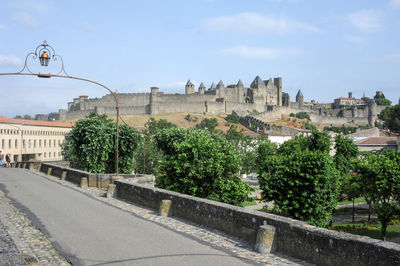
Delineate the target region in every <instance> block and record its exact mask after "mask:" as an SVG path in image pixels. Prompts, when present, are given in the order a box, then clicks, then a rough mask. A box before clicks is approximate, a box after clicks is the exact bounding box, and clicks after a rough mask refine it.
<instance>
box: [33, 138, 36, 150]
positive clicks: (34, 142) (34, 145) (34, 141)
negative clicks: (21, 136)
mask: <svg viewBox="0 0 400 266" xmlns="http://www.w3.org/2000/svg"><path fill="white" fill-rule="evenodd" d="M33 147H34V148H36V139H35V140H33Z"/></svg>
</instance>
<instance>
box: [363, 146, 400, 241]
mask: <svg viewBox="0 0 400 266" xmlns="http://www.w3.org/2000/svg"><path fill="white" fill-rule="evenodd" d="M357 173H358V176H359V178H360V179H359V184H361V186H364V187H365V189H364V190H365V191H367V192H368V193H367V194H368V196H370V197H371V199H372V202H373V205H374V206H375V211H376V214H377V216H378V219H379V221H380V223H381V225H382V238H383V240H385V239H386V229H387V226H388V224H389V222H390V221H391V220H393V219H396V218H398V217H400V152H398V151H397V152H396V151H390V152H386V153H383V154H370V155H368V156H366V158H365V159H364V160H361V161H360V162H359V164H358V165H357Z"/></svg>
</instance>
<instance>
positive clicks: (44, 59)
mask: <svg viewBox="0 0 400 266" xmlns="http://www.w3.org/2000/svg"><path fill="white" fill-rule="evenodd" d="M39 59H40V65H41V66H48V65H49V61H50V57H49V55H48V54H47V52H46V51H44V52H43V53H42V55H41V56H40V57H39Z"/></svg>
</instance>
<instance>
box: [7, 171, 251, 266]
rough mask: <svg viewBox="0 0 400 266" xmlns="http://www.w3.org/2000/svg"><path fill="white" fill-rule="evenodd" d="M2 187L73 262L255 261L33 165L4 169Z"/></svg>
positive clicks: (77, 263)
mask: <svg viewBox="0 0 400 266" xmlns="http://www.w3.org/2000/svg"><path fill="white" fill-rule="evenodd" d="M0 189H1V190H3V191H4V192H5V193H6V195H7V197H8V198H10V199H12V200H13V201H14V202H15V203H16V205H17V206H18V207H19V208H21V209H22V210H23V211H24V212H25V213H27V214H28V216H29V218H30V219H31V221H32V222H33V224H34V225H35V226H36V227H38V228H40V230H42V231H43V232H44V233H45V234H47V236H48V237H49V238H50V240H51V241H52V243H53V245H54V246H55V247H56V248H57V249H58V250H59V251H60V253H61V254H62V255H63V256H64V257H66V258H67V259H69V260H70V261H71V262H72V263H73V264H74V265H246V264H250V262H248V261H245V260H243V259H240V258H238V257H235V256H234V254H233V253H230V252H229V251H227V250H222V249H216V248H215V247H212V246H210V245H208V244H207V243H204V242H199V241H197V240H195V239H192V238H190V237H188V236H185V235H183V234H180V233H177V232H174V231H171V230H169V229H167V228H164V227H162V226H160V225H158V224H156V223H153V222H150V221H146V220H144V219H141V218H140V217H137V216H135V215H132V214H129V213H127V212H124V211H121V210H120V209H118V208H116V207H113V206H110V205H107V204H106V203H103V202H100V201H98V200H96V199H94V198H91V197H89V196H87V195H85V194H83V193H81V192H78V191H75V190H73V189H71V188H68V187H64V186H62V185H60V184H57V183H55V182H53V181H51V180H48V179H46V178H43V177H41V176H40V175H37V174H35V173H32V172H29V171H28V170H24V169H13V168H8V169H4V168H2V169H0Z"/></svg>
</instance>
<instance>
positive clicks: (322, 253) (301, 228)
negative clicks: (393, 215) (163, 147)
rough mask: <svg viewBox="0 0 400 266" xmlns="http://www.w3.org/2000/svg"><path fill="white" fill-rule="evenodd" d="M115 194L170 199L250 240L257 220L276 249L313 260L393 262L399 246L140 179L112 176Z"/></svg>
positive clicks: (180, 211)
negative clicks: (136, 181) (267, 230)
mask: <svg viewBox="0 0 400 266" xmlns="http://www.w3.org/2000/svg"><path fill="white" fill-rule="evenodd" d="M115 184H116V190H117V191H116V195H117V197H119V198H122V199H125V200H128V201H131V202H134V203H138V204H141V205H143V206H146V207H150V208H153V209H158V208H159V206H160V202H161V201H162V200H171V201H172V205H171V210H170V211H171V212H172V215H173V216H176V217H179V218H183V219H186V220H189V221H192V222H195V223H198V224H202V225H206V226H208V227H211V228H215V229H218V230H221V231H223V232H226V233H228V234H231V235H234V236H237V237H240V238H242V239H245V240H247V241H249V242H250V243H253V244H254V243H255V239H256V235H257V232H258V230H259V227H260V226H261V225H265V224H268V225H272V226H274V227H275V228H276V233H275V239H274V241H276V247H277V251H280V252H283V253H286V254H289V255H291V256H293V257H297V258H301V259H304V260H307V261H310V262H312V263H315V264H319V265H341V266H342V265H352V266H353V265H354V266H357V265H399V264H400V245H398V244H395V243H391V242H383V241H380V240H375V239H371V238H369V237H362V236H357V235H351V234H348V233H342V232H336V231H331V230H327V229H323V228H318V227H314V226H311V225H308V224H306V223H304V222H301V221H297V220H293V219H290V218H286V217H281V216H277V215H273V214H268V213H263V212H258V211H252V210H247V209H244V208H241V207H236V206H232V205H228V204H224V203H220V202H215V201H211V200H206V199H201V198H196V197H192V196H188V195H184V194H180V193H176V192H171V191H168V190H163V189H158V188H151V187H148V186H144V185H140V184H129V183H127V182H124V181H119V180H118V181H115Z"/></svg>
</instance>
